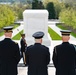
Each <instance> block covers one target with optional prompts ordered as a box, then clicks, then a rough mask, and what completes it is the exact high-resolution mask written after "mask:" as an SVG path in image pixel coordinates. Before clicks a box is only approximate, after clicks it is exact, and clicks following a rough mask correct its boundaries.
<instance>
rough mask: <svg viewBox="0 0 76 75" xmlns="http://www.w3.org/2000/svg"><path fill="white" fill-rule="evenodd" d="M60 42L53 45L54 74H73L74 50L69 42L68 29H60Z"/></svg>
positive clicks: (75, 58) (75, 53)
mask: <svg viewBox="0 0 76 75" xmlns="http://www.w3.org/2000/svg"><path fill="white" fill-rule="evenodd" d="M61 33H62V41H63V42H62V44H60V45H57V46H55V47H54V51H53V58H52V59H53V63H54V66H55V68H56V75H75V63H76V62H75V61H76V51H75V48H74V45H73V44H70V43H69V39H70V36H69V35H70V33H71V31H70V30H62V31H61Z"/></svg>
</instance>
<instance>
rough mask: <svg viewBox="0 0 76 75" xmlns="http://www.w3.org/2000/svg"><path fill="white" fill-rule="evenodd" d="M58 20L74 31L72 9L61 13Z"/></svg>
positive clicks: (75, 27)
mask: <svg viewBox="0 0 76 75" xmlns="http://www.w3.org/2000/svg"><path fill="white" fill-rule="evenodd" d="M60 20H61V21H62V22H64V23H65V24H66V25H68V26H72V27H73V29H76V25H75V24H76V10H74V9H73V8H67V9H64V10H63V11H61V13H60Z"/></svg>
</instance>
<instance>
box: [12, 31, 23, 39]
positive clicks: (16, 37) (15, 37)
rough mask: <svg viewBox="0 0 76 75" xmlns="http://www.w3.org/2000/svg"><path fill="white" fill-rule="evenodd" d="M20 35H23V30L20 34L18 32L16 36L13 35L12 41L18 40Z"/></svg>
mask: <svg viewBox="0 0 76 75" xmlns="http://www.w3.org/2000/svg"><path fill="white" fill-rule="evenodd" d="M21 33H23V30H22V31H21V32H19V33H18V34H17V35H15V36H14V37H13V38H12V40H20V38H21Z"/></svg>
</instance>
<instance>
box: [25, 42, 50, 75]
mask: <svg viewBox="0 0 76 75" xmlns="http://www.w3.org/2000/svg"><path fill="white" fill-rule="evenodd" d="M25 55H26V63H27V64H28V75H48V71H47V65H48V64H49V62H50V53H49V48H47V47H45V46H43V45H41V44H39V43H35V44H34V45H32V46H29V47H27V50H26V52H25Z"/></svg>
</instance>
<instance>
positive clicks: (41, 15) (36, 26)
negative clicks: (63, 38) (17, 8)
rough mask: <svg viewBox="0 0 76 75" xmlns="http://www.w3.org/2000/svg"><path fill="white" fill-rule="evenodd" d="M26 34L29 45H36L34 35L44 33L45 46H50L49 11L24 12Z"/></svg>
mask: <svg viewBox="0 0 76 75" xmlns="http://www.w3.org/2000/svg"><path fill="white" fill-rule="evenodd" d="M23 20H24V33H25V35H26V42H27V44H28V45H31V44H34V38H33V37H32V35H33V33H35V32H37V31H43V32H44V33H45V35H44V37H43V43H42V44H43V45H46V46H50V43H51V42H50V40H49V38H48V11H47V10H25V11H24V12H23Z"/></svg>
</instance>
